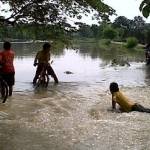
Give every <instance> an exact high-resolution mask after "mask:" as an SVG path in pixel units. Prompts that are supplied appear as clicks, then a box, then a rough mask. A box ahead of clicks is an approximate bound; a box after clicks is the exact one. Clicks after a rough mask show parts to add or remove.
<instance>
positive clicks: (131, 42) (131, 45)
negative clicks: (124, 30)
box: [126, 37, 138, 48]
mask: <svg viewBox="0 0 150 150" xmlns="http://www.w3.org/2000/svg"><path fill="white" fill-rule="evenodd" d="M137 44H138V40H137V39H136V38H135V37H129V38H127V44H126V47H127V48H134V47H136V46H137Z"/></svg>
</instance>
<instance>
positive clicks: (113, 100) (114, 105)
mask: <svg viewBox="0 0 150 150" xmlns="http://www.w3.org/2000/svg"><path fill="white" fill-rule="evenodd" d="M112 109H115V110H116V100H115V97H114V96H113V95H112Z"/></svg>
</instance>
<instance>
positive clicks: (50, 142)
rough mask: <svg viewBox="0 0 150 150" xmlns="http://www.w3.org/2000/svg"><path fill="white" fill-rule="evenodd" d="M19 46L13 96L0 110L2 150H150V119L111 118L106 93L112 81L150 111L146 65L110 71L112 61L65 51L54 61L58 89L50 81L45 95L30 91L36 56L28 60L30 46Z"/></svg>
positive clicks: (143, 116)
mask: <svg viewBox="0 0 150 150" xmlns="http://www.w3.org/2000/svg"><path fill="white" fill-rule="evenodd" d="M20 45H21V44H20ZM20 45H19V46H18V47H19V48H18V49H21V50H22V49H23V52H22V53H21V54H20V53H18V52H17V51H16V52H17V57H16V58H15V68H16V84H15V86H14V93H13V96H12V97H10V98H9V99H8V100H7V102H6V103H5V104H0V150H101V149H102V150H127V149H128V150H148V149H149V148H150V134H149V133H150V126H149V124H150V114H146V113H139V112H131V113H113V112H111V111H110V109H111V95H110V92H109V90H108V87H109V83H110V82H112V81H116V82H118V83H119V85H120V88H121V90H122V91H123V92H124V93H125V94H126V95H127V96H128V97H130V98H131V99H133V100H134V101H136V102H139V103H141V104H143V105H144V106H147V107H150V98H149V97H150V94H149V91H150V87H149V83H150V78H149V73H150V71H149V70H150V69H149V68H148V67H147V66H145V63H144V62H136V61H133V62H130V63H131V66H130V67H128V66H111V62H110V60H107V61H105V60H104V59H101V57H96V58H95V57H94V58H92V57H91V55H90V54H89V53H84V54H83V53H81V52H79V51H78V52H77V51H75V50H71V49H70V50H66V49H65V50H64V51H63V53H61V54H60V55H53V56H52V59H53V60H54V63H53V64H52V66H53V68H54V69H55V71H56V73H57V75H58V78H59V80H60V83H59V84H58V85H55V84H54V82H53V79H51V80H50V83H49V86H48V88H47V89H42V88H39V89H34V87H33V86H32V84H31V82H32V79H33V76H34V72H35V68H34V67H33V58H34V54H35V52H33V53H30V55H29V52H27V50H28V45H21V48H20ZM16 46H17V45H15V46H14V47H15V48H16ZM16 49H17V48H16ZM25 54H26V55H25ZM106 62H107V63H106ZM65 71H71V72H73V74H65V73H64V72H65Z"/></svg>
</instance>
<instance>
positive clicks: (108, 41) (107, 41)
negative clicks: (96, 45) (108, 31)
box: [101, 39, 111, 45]
mask: <svg viewBox="0 0 150 150" xmlns="http://www.w3.org/2000/svg"><path fill="white" fill-rule="evenodd" d="M101 43H102V44H104V45H110V44H111V40H109V39H102V40H101Z"/></svg>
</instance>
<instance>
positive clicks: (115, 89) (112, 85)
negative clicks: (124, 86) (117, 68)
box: [109, 82, 119, 92]
mask: <svg viewBox="0 0 150 150" xmlns="http://www.w3.org/2000/svg"><path fill="white" fill-rule="evenodd" d="M109 89H110V91H111V92H118V91H119V87H118V84H117V83H116V82H112V83H110V86H109Z"/></svg>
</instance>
